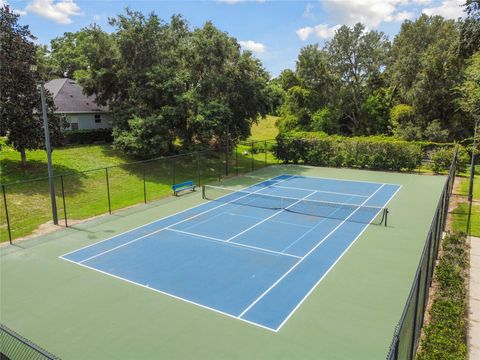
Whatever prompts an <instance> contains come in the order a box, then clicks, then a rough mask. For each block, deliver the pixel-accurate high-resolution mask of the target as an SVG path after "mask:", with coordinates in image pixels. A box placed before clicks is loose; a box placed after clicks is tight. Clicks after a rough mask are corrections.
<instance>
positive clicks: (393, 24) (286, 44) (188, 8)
mask: <svg viewBox="0 0 480 360" xmlns="http://www.w3.org/2000/svg"><path fill="white" fill-rule="evenodd" d="M464 2H465V0H321V1H281V0H251V1H245V0H218V1H214V0H211V1H202V0H197V1H159V0H148V1H122V0H108V1H106V0H7V1H5V0H0V5H3V4H4V3H8V4H9V5H10V6H11V7H12V8H13V9H14V10H15V11H16V12H18V13H19V14H21V15H22V17H21V20H20V21H21V23H22V24H27V25H29V26H30V29H31V31H32V33H33V34H34V35H35V36H37V37H38V40H37V42H38V43H42V44H49V43H50V40H51V39H53V38H55V37H57V36H60V35H62V34H63V33H64V32H66V31H77V30H79V29H81V28H82V27H85V26H88V25H89V24H91V23H94V22H95V23H97V24H99V25H100V26H101V27H102V28H103V29H104V30H106V31H112V30H113V29H112V28H111V27H110V26H109V25H108V23H107V21H108V17H110V16H115V15H117V14H120V13H122V12H123V10H124V9H125V8H126V7H130V8H131V9H133V10H138V11H141V12H143V13H145V14H147V13H150V12H152V11H154V12H155V13H156V14H157V15H159V16H160V17H161V18H162V19H165V20H168V19H169V18H170V16H171V15H173V14H182V15H183V16H184V17H185V18H186V19H187V20H188V22H189V23H190V25H191V26H192V27H199V26H202V24H204V23H205V21H208V20H211V21H213V23H214V24H215V26H217V27H218V28H220V29H221V30H223V31H226V32H228V33H229V34H230V35H231V36H234V37H235V38H237V40H238V41H239V43H240V44H241V45H242V47H243V48H245V49H248V50H251V51H252V52H253V53H254V54H255V56H257V57H258V58H259V59H261V60H262V62H263V64H264V65H265V67H266V69H267V70H268V71H269V72H270V73H271V74H272V75H273V76H276V75H278V74H279V73H280V71H281V70H283V69H285V68H294V66H295V60H296V57H297V55H298V52H299V50H300V49H301V48H302V47H303V46H305V45H307V44H312V43H320V44H321V45H323V44H324V43H325V41H327V40H328V39H329V38H331V37H332V35H333V34H334V32H335V29H336V28H337V27H338V26H340V25H343V24H346V25H353V24H355V23H356V22H362V23H364V24H365V25H366V26H367V28H368V29H372V30H373V29H375V30H380V31H383V32H385V33H386V34H387V35H388V37H389V38H390V39H393V37H394V36H395V34H396V33H397V32H398V30H399V28H400V24H401V22H402V21H403V20H405V19H412V20H413V19H415V18H417V17H418V16H419V15H420V14H422V13H425V14H428V15H442V16H444V17H445V18H449V19H456V18H458V17H462V16H464V15H465V13H464V12H463V8H462V6H461V5H462V4H463V3H464Z"/></svg>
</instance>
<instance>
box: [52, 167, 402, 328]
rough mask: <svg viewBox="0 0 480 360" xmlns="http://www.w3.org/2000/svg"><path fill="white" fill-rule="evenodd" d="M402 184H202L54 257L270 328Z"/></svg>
mask: <svg viewBox="0 0 480 360" xmlns="http://www.w3.org/2000/svg"><path fill="white" fill-rule="evenodd" d="M400 189H401V186H400V185H395V184H388V183H376V182H365V181H352V180H337V179H327V178H320V177H311V176H302V175H286V174H282V175H279V176H276V177H273V178H271V179H269V180H265V181H262V182H260V183H257V184H254V185H252V186H249V187H247V188H244V189H242V190H232V189H229V188H224V187H213V186H206V187H203V189H202V191H203V198H204V200H205V201H204V202H203V203H201V204H200V205H198V206H196V207H192V208H189V209H187V210H184V211H181V212H179V213H176V214H174V215H171V216H168V217H165V218H162V219H160V220H157V221H154V222H152V223H149V224H147V225H144V226H141V227H139V228H136V229H133V230H130V231H128V232H125V233H122V234H119V235H116V236H114V237H111V238H109V239H106V240H103V241H100V242H97V243H94V244H91V245H88V246H86V247H83V248H80V249H78V250H75V251H73V252H69V253H67V254H64V255H62V256H61V258H62V259H64V260H67V261H70V262H73V263H75V264H78V265H81V266H82V267H85V268H88V269H91V270H95V271H99V272H101V273H103V274H106V275H109V276H113V277H115V278H118V279H122V280H125V281H128V282H130V283H134V284H136V285H139V286H142V287H145V288H148V289H151V290H153V291H156V292H159V293H162V294H166V295H169V296H172V297H174V298H176V299H179V300H183V301H186V302H189V303H191V304H192V306H194V305H199V306H201V307H204V308H208V309H210V310H213V311H216V312H217V313H220V314H219V316H222V315H227V316H229V317H231V318H234V319H238V320H241V321H244V322H246V323H249V324H250V325H256V326H260V327H262V328H265V329H268V330H272V331H275V332H276V331H279V330H280V329H281V328H282V326H283V325H284V324H285V323H286V322H287V320H288V319H289V318H290V317H291V316H292V315H293V314H294V312H295V310H297V309H298V308H299V307H300V305H301V304H302V302H303V301H304V300H305V299H306V298H307V297H308V295H309V294H310V293H311V292H312V290H313V289H314V288H315V287H316V286H317V285H318V283H319V282H320V281H322V279H323V278H324V277H325V276H326V275H327V274H328V272H329V271H330V269H332V268H333V266H335V264H336V263H337V261H338V260H339V259H340V258H341V257H342V256H343V255H344V254H345V253H346V252H347V250H348V249H349V248H350V247H351V246H352V244H353V243H354V242H355V241H356V240H357V239H358V238H359V236H360V235H361V234H362V233H363V232H364V230H365V229H366V228H367V227H368V226H369V225H373V224H375V225H381V226H384V225H386V221H387V219H388V217H387V214H388V210H387V208H386V206H387V204H388V202H389V201H390V200H391V199H392V198H393V197H394V196H395V194H396V193H397V192H398V191H399V190H400ZM383 231H385V236H388V231H389V228H388V227H383ZM232 321H235V320H233V319H232Z"/></svg>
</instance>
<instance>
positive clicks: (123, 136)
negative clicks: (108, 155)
mask: <svg viewBox="0 0 480 360" xmlns="http://www.w3.org/2000/svg"><path fill="white" fill-rule="evenodd" d="M128 124H129V130H128V131H125V130H121V129H119V128H117V129H114V132H113V136H114V138H115V140H114V143H113V145H114V147H115V148H116V149H118V150H121V151H123V152H125V153H127V154H131V155H133V156H136V157H140V158H148V157H156V156H160V155H164V154H168V153H170V152H171V151H172V143H173V139H169V138H168V136H169V129H168V128H167V127H164V126H162V125H163V124H164V122H163V121H162V119H158V118H157V117H156V116H149V117H146V118H140V117H138V116H134V117H132V118H131V119H130V120H129V121H128Z"/></svg>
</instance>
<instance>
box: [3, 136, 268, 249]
mask: <svg viewBox="0 0 480 360" xmlns="http://www.w3.org/2000/svg"><path fill="white" fill-rule="evenodd" d="M258 129H259V128H257V130H258ZM253 134H254V136H257V133H255V132H253ZM257 139H258V138H257ZM264 145H265V144H264V143H263V142H261V143H258V144H256V145H255V147H254V151H253V156H252V151H251V147H250V146H238V148H237V154H235V152H232V153H231V154H230V158H229V164H230V171H229V176H231V175H236V174H242V173H246V172H248V171H251V170H252V169H258V168H260V167H263V166H265V164H266V163H269V164H271V163H276V160H275V159H274V157H273V154H272V153H271V151H270V145H268V144H267V152H265V146H264ZM27 160H28V165H27V167H26V168H22V167H21V166H20V154H19V153H18V152H16V151H14V150H13V149H12V148H9V147H7V146H3V147H2V151H1V154H0V165H1V177H0V182H1V183H2V184H7V185H6V186H5V192H6V198H7V206H8V213H9V220H10V225H11V232H12V237H13V238H18V237H22V236H25V235H29V234H31V233H32V232H33V231H34V230H35V229H37V228H38V227H39V226H40V225H42V224H44V223H47V222H49V221H51V218H52V215H51V201H50V190H49V183H48V180H47V179H46V178H45V177H46V176H47V175H48V172H47V165H46V164H47V159H46V153H45V151H43V150H36V151H29V152H27ZM52 160H53V169H54V175H56V178H55V192H56V202H57V207H58V214H59V218H60V219H61V221H60V222H61V223H63V218H64V215H65V211H64V210H65V209H64V206H63V197H62V179H63V193H64V194H65V208H66V215H67V219H68V221H70V222H72V221H74V220H81V219H86V218H89V217H92V216H97V215H100V214H104V213H107V212H108V211H109V202H108V192H107V172H108V184H109V192H110V208H111V210H112V211H115V210H118V209H121V208H124V207H127V206H131V205H135V204H139V203H142V202H144V201H145V200H146V201H147V202H148V201H153V200H156V199H160V198H162V197H166V196H170V195H171V185H172V184H173V183H174V182H175V183H180V182H183V181H187V180H194V181H195V182H196V183H197V184H205V183H212V182H215V181H218V180H219V178H220V177H224V176H225V154H224V152H223V151H210V152H206V153H201V154H200V155H198V157H197V155H182V156H179V157H176V158H175V159H174V160H173V159H157V160H154V161H148V162H141V163H139V162H137V163H133V164H132V162H134V161H135V159H133V158H131V157H128V156H125V155H123V154H122V153H120V152H118V151H116V150H115V149H113V147H112V146H111V145H108V144H105V145H83V146H72V147H65V148H58V149H55V150H54V151H53V153H52ZM107 167H108V170H106V168H107ZM60 175H62V177H60ZM25 180H28V182H26V183H18V184H17V183H16V182H19V181H25ZM144 184H145V186H144ZM0 240H1V241H8V233H7V225H6V217H5V206H4V204H3V201H2V202H1V205H0Z"/></svg>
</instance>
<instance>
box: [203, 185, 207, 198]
mask: <svg viewBox="0 0 480 360" xmlns="http://www.w3.org/2000/svg"><path fill="white" fill-rule="evenodd" d="M202 199H206V197H205V185H202Z"/></svg>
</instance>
